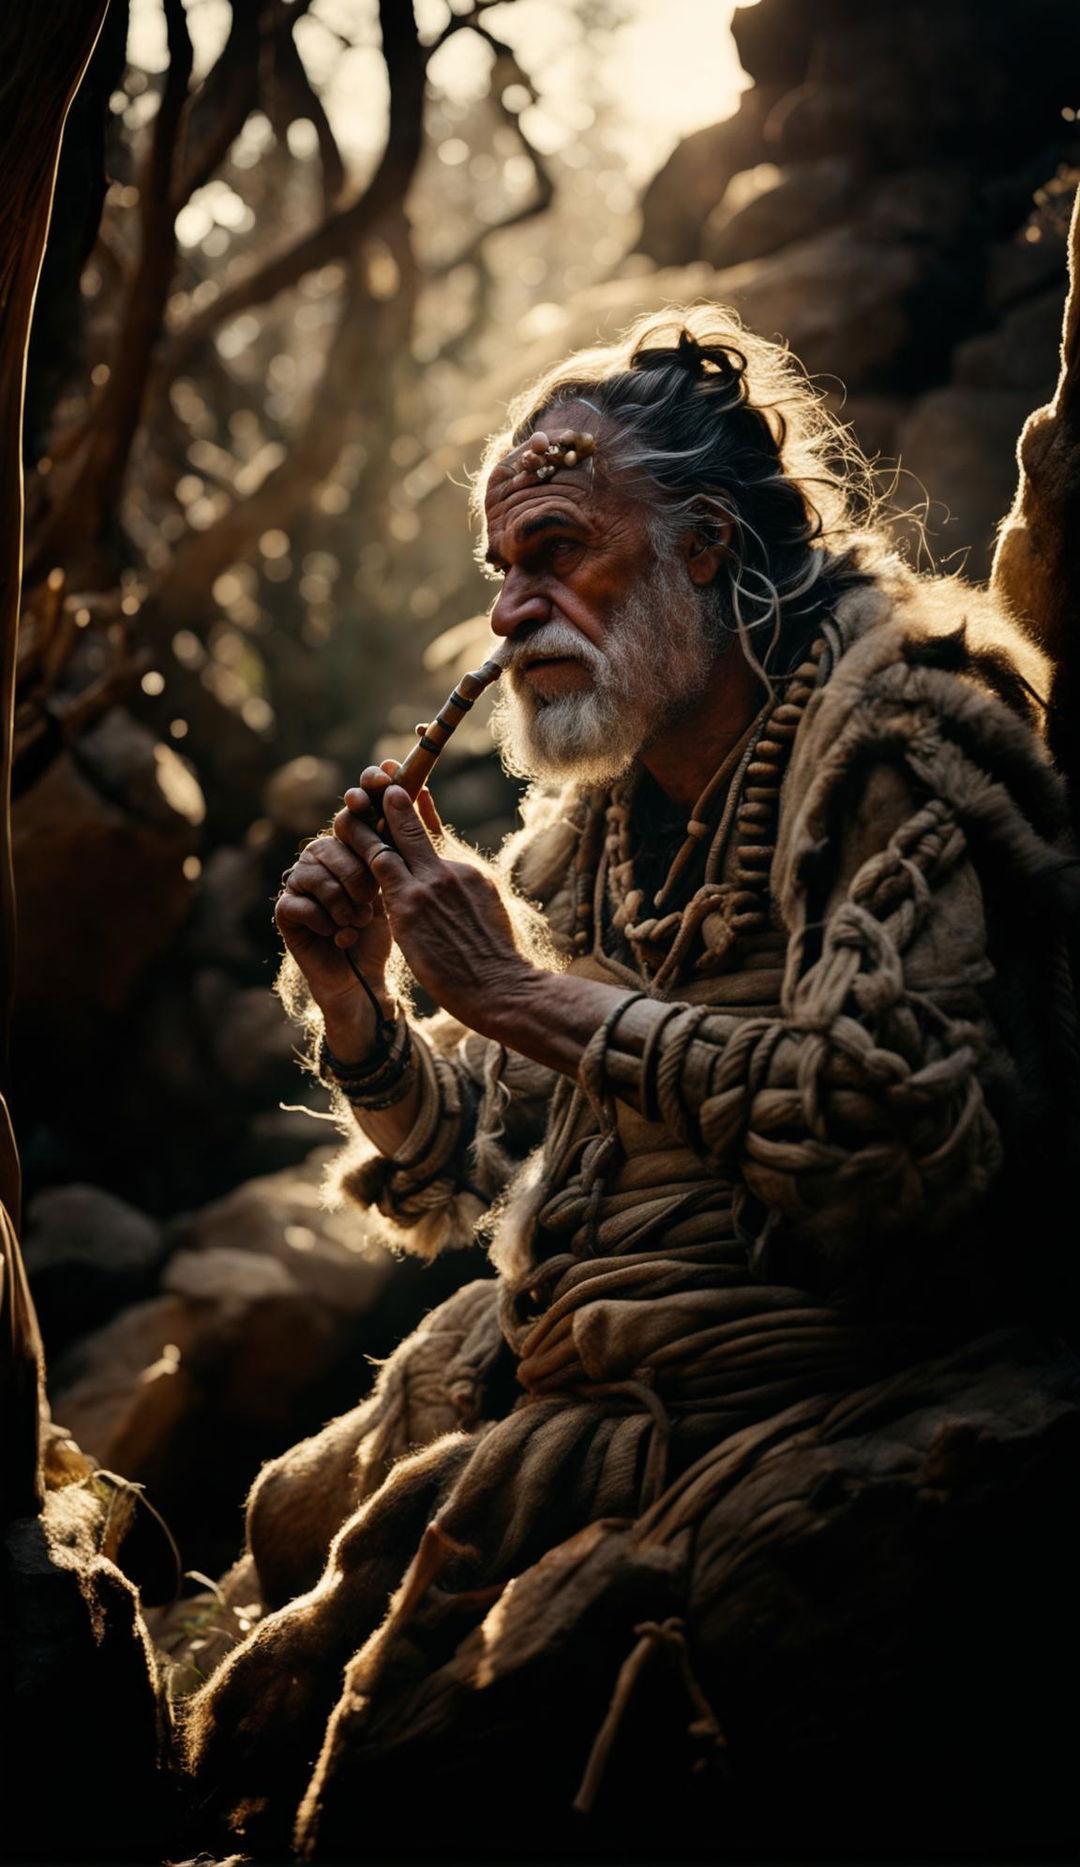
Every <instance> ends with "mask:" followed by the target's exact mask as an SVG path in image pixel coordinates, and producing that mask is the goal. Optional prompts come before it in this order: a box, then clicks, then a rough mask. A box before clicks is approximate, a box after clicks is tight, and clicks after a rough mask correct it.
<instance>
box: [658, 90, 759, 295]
mask: <svg viewBox="0 0 1080 1867" xmlns="http://www.w3.org/2000/svg"><path fill="white" fill-rule="evenodd" d="M779 95H780V93H779V91H778V90H774V89H770V88H769V87H767V86H764V85H758V86H757V87H756V88H755V89H754V90H752V91H744V93H743V95H742V98H741V99H740V102H739V107H738V109H737V110H736V112H735V114H734V116H731V117H727V118H725V120H724V121H723V122H722V123H712V124H709V125H708V127H707V128H706V129H703V130H695V131H694V134H693V135H692V136H687V137H686V138H685V139H684V140H683V141H682V142H681V143H679V144H678V145H677V146H676V148H675V149H674V150H673V151H672V153H671V155H670V156H669V157H668V159H667V161H666V162H665V163H664V165H663V167H662V168H661V169H659V170H658V171H657V173H656V174H655V175H654V176H653V179H652V181H651V182H650V183H649V185H648V187H647V188H646V189H645V192H644V194H643V195H642V197H641V231H640V233H639V234H638V238H637V241H636V247H637V251H638V252H640V253H645V254H647V255H648V257H649V258H650V259H652V260H654V261H655V263H656V264H657V265H658V266H683V265H688V264H689V263H690V261H691V260H694V259H696V258H697V257H698V254H699V253H700V251H701V233H702V228H703V227H704V225H705V222H706V221H707V219H708V217H709V215H710V214H711V213H712V210H713V208H714V207H715V206H716V203H717V202H718V201H719V199H720V197H721V195H722V194H723V192H724V189H725V188H726V186H727V184H728V181H729V180H730V178H731V177H732V175H735V174H738V172H739V171H740V169H747V168H751V167H753V165H754V164H755V163H758V162H762V161H764V160H765V159H766V157H767V155H768V151H767V148H766V145H765V139H764V127H765V120H766V117H767V116H768V112H769V109H770V107H771V105H772V104H773V103H774V102H775V101H776V98H777V97H778V96H779Z"/></svg>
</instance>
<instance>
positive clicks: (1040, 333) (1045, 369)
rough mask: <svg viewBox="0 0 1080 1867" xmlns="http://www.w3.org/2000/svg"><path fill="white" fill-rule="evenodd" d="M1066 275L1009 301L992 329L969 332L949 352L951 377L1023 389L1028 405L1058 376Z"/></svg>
mask: <svg viewBox="0 0 1080 1867" xmlns="http://www.w3.org/2000/svg"><path fill="white" fill-rule="evenodd" d="M1064 308H1065V281H1064V279H1062V280H1061V282H1060V284H1055V285H1053V286H1051V287H1050V289H1049V290H1048V291H1045V292H1040V293H1039V294H1038V296H1037V297H1034V298H1027V299H1025V300H1024V301H1023V302H1022V303H1021V304H1018V305H1014V306H1013V307H1012V309H1011V310H1009V311H1008V312H1007V313H1006V315H1005V317H1004V318H1003V319H1002V321H1001V323H1000V324H999V325H998V328H997V329H996V330H994V331H986V332H984V333H982V334H981V335H980V336H978V337H969V338H968V340H967V342H966V343H962V344H960V345H959V346H958V348H957V350H956V351H955V353H954V357H953V380H954V381H955V382H957V383H959V384H961V385H962V386H963V387H964V388H969V389H1022V390H1023V391H1024V392H1025V394H1026V395H1027V396H1028V399H1029V406H1030V408H1037V407H1038V406H1039V404H1040V403H1042V402H1048V401H1049V400H1050V397H1051V396H1052V395H1053V392H1054V384H1055V382H1056V381H1057V373H1058V361H1059V357H1060V345H1061V318H1062V312H1063V311H1064Z"/></svg>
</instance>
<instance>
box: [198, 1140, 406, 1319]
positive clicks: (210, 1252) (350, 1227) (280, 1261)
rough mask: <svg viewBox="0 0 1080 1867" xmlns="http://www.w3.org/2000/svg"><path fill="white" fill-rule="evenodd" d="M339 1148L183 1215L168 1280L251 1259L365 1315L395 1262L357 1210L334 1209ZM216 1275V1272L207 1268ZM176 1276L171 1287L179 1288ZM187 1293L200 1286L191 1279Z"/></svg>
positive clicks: (341, 1308)
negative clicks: (330, 1188)
mask: <svg viewBox="0 0 1080 1867" xmlns="http://www.w3.org/2000/svg"><path fill="white" fill-rule="evenodd" d="M335 1153H336V1149H334V1148H332V1147H320V1148H316V1149H315V1150H314V1151H312V1152H309V1154H308V1157H307V1159H306V1161H305V1162H304V1163H303V1165H302V1166H299V1167H293V1168H287V1169H285V1170H283V1171H282V1172H280V1173H269V1174H265V1175H263V1176H261V1177H260V1178H258V1179H254V1180H248V1181H247V1182H246V1183H245V1184H244V1185H243V1186H238V1187H237V1188H236V1189H235V1191H234V1192H232V1193H229V1194H227V1195H226V1197H225V1198H224V1199H219V1200H215V1201H214V1203H213V1204H212V1205H209V1206H204V1207H203V1208H202V1210H201V1211H200V1212H197V1213H194V1214H192V1215H190V1216H189V1217H187V1218H184V1219H180V1220H177V1222H176V1224H175V1225H174V1227H173V1228H172V1231H171V1234H170V1237H171V1242H172V1244H173V1246H174V1248H175V1249H176V1250H177V1252H178V1254H179V1255H178V1256H176V1257H174V1258H173V1259H172V1260H171V1262H170V1267H169V1273H168V1277H169V1279H170V1280H171V1279H172V1278H173V1277H174V1276H175V1275H176V1274H177V1272H176V1266H177V1265H181V1266H182V1269H181V1271H180V1273H179V1274H180V1275H181V1276H182V1277H184V1278H187V1279H189V1280H190V1279H191V1278H193V1277H195V1276H196V1275H197V1274H198V1272H197V1260H198V1259H199V1258H201V1257H208V1258H210V1259H211V1260H212V1261H214V1262H216V1264H217V1265H218V1266H219V1267H220V1266H221V1264H222V1263H223V1261H224V1260H225V1259H226V1258H228V1260H229V1262H230V1263H235V1262H236V1261H237V1260H239V1259H243V1258H246V1259H247V1260H248V1261H249V1262H251V1263H253V1264H257V1265H260V1266H269V1267H270V1268H272V1269H273V1270H274V1271H275V1272H277V1271H284V1272H285V1273H287V1275H288V1278H289V1280H290V1281H291V1283H292V1284H293V1285H294V1287H296V1288H298V1289H299V1290H302V1291H303V1292H304V1293H305V1294H306V1295H307V1296H309V1297H312V1298H314V1299H315V1300H317V1301H318V1302H319V1303H322V1304H325V1305H326V1307H327V1308H328V1309H329V1310H331V1311H333V1312H334V1313H335V1314H338V1315H341V1316H344V1317H355V1316H361V1315H363V1314H364V1313H365V1312H366V1311H368V1310H369V1309H371V1307H372V1305H373V1304H374V1303H375V1301H376V1299H377V1298H378V1296H379V1295H380V1294H381V1292H382V1291H383V1289H384V1287H385V1286H386V1284H387V1282H388V1281H389V1279H390V1277H391V1276H392V1274H393V1270H394V1260H393V1258H391V1256H390V1254H389V1252H387V1251H386V1250H385V1249H384V1248H383V1247H382V1246H381V1245H377V1244H375V1243H374V1242H373V1241H372V1240H371V1239H370V1238H369V1237H368V1236H367V1228H366V1227H365V1224H364V1221H363V1219H362V1217H361V1216H360V1215H359V1213H358V1212H357V1211H356V1208H355V1207H350V1208H348V1209H343V1210H341V1211H329V1210H328V1209H327V1207H326V1205H325V1204H324V1201H323V1182H324V1179H325V1175H326V1167H327V1164H328V1162H329V1161H330V1160H331V1158H332V1157H333V1156H334V1154H335ZM207 1274H208V1275H212V1274H213V1273H207ZM177 1287H178V1286H177V1285H175V1283H172V1282H171V1281H170V1288H177ZM185 1288H186V1293H187V1294H191V1292H192V1290H193V1288H194V1286H193V1284H192V1283H191V1282H190V1281H189V1282H188V1284H187V1285H186V1287H185Z"/></svg>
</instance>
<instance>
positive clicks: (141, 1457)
mask: <svg viewBox="0 0 1080 1867" xmlns="http://www.w3.org/2000/svg"><path fill="white" fill-rule="evenodd" d="M199 1334H200V1318H199V1317H198V1315H197V1312H196V1311H195V1309H194V1307H193V1306H192V1305H191V1304H190V1303H189V1302H188V1301H187V1300H186V1299H185V1298H183V1297H179V1296H157V1297H153V1298H151V1299H150V1300H149V1301H148V1302H146V1303H136V1304H134V1305H133V1306H132V1307H131V1308H130V1309H127V1310H124V1312H123V1313H122V1314H121V1315H120V1316H117V1317H115V1318H114V1320H113V1321H112V1322H110V1323H107V1324H106V1325H105V1327H104V1328H103V1329H98V1330H95V1331H94V1333H93V1334H91V1335H87V1336H84V1337H83V1338H82V1340H81V1341H80V1342H78V1343H77V1344H76V1345H75V1347H73V1348H70V1349H69V1350H68V1351H67V1353H66V1354H64V1355H62V1356H61V1357H60V1358H59V1360H58V1361H57V1362H56V1363H55V1364H54V1366H53V1369H52V1379H51V1391H52V1400H53V1412H54V1414H55V1415H56V1417H57V1419H58V1420H60V1421H61V1422H62V1423H63V1425H64V1426H65V1427H66V1429H67V1431H68V1432H69V1433H70V1434H71V1435H72V1437H73V1438H74V1439H75V1441H76V1442H77V1444H78V1445H79V1446H81V1448H82V1450H83V1451H84V1452H88V1453H89V1454H90V1455H91V1457H92V1458H95V1459H96V1460H97V1461H98V1463H99V1464H100V1465H103V1466H105V1467H106V1468H107V1469H108V1470H110V1471H117V1472H120V1473H122V1474H123V1475H124V1476H125V1477H127V1478H132V1479H134V1480H135V1481H136V1482H137V1483H140V1484H146V1485H149V1486H150V1487H151V1488H154V1487H155V1486H157V1485H159V1484H160V1483H161V1482H162V1481H163V1480H164V1479H165V1478H166V1477H167V1473H168V1465H169V1459H170V1454H171V1451H172V1447H173V1443H174V1441H175V1439H176V1438H177V1436H178V1434H179V1432H180V1429H181V1427H182V1426H183V1424H184V1423H185V1421H186V1419H187V1417H188V1416H189V1415H190V1414H191V1413H192V1412H193V1411H194V1410H195V1409H197V1408H198V1407H199V1406H200V1404H201V1403H202V1399H203V1393H202V1387H201V1383H200V1381H199V1379H198V1377H197V1375H196V1373H195V1351H196V1348H197V1346H198V1339H199Z"/></svg>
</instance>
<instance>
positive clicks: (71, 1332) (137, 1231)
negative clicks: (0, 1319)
mask: <svg viewBox="0 0 1080 1867" xmlns="http://www.w3.org/2000/svg"><path fill="white" fill-rule="evenodd" d="M23 1254H24V1256H25V1259H26V1265H27V1271H28V1273H29V1277H30V1286H31V1289H32V1291H33V1295H34V1302H35V1304H36V1306H37V1311H38V1317H39V1320H40V1322H41V1326H42V1330H43V1332H44V1336H45V1340H46V1343H47V1345H48V1348H49V1351H50V1353H52V1354H56V1353H57V1352H58V1351H59V1350H60V1349H61V1348H63V1347H64V1346H65V1344H66V1343H68V1342H69V1341H71V1340H72V1338H73V1337H74V1336H77V1335H80V1334H85V1333H86V1332H87V1331H89V1330H91V1329H97V1328H99V1327H100V1326H101V1324H102V1323H105V1322H108V1320H109V1318H110V1317H112V1316H115V1315H116V1313H117V1311H118V1310H120V1309H122V1308H123V1307H124V1305H125V1304H128V1303H135V1302H138V1301H140V1300H141V1299H142V1298H145V1297H148V1296H149V1295H150V1294H151V1292H152V1291H153V1289H154V1286H155V1283H156V1281H157V1273H158V1270H159V1268H160V1266H161V1263H162V1261H163V1259H164V1255H165V1239H164V1234H163V1232H162V1228H161V1226H160V1225H158V1224H157V1223H156V1222H155V1220H153V1219H151V1218H149V1217H148V1216H147V1214H146V1213H144V1212H139V1211H138V1210H137V1208H136V1207H134V1206H129V1205H128V1204H127V1202H126V1200H123V1199H118V1198H117V1197H116V1195H115V1194H114V1193H108V1192H106V1191H105V1190H104V1188H102V1187H100V1186H87V1185H83V1184H74V1185H71V1186H57V1187H49V1188H48V1189H47V1190H46V1191H44V1192H42V1193H39V1194H38V1195H37V1197H36V1198H35V1199H34V1200H32V1201H31V1203H30V1205H29V1207H28V1208H27V1214H26V1226H25V1234H24V1239H23Z"/></svg>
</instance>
